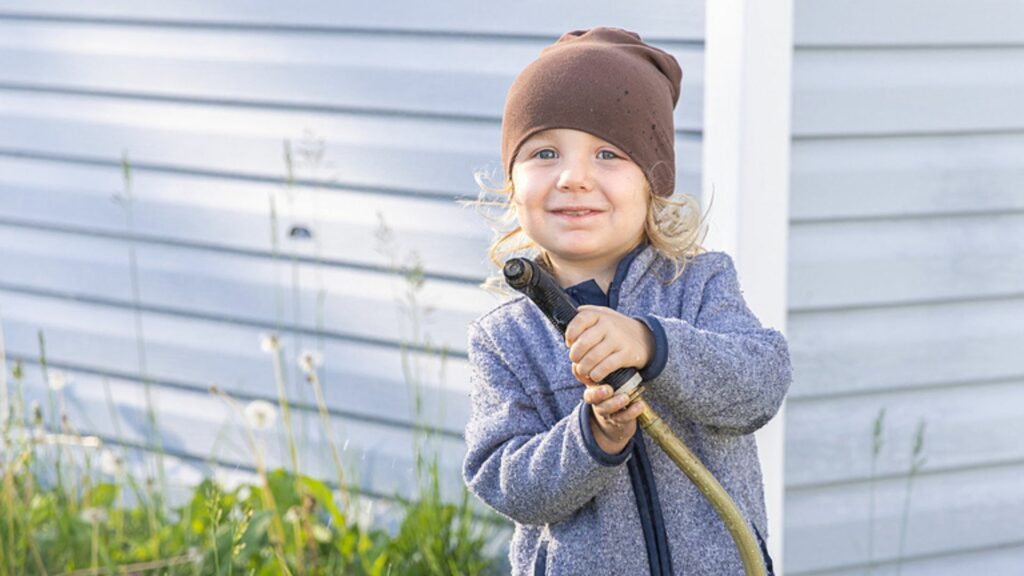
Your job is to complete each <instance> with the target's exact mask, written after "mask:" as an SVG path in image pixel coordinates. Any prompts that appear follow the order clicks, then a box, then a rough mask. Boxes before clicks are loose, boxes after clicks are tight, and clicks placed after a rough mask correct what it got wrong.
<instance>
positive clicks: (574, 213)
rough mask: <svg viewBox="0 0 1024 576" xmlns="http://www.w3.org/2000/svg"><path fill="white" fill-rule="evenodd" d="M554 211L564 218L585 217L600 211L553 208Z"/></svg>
mask: <svg viewBox="0 0 1024 576" xmlns="http://www.w3.org/2000/svg"><path fill="white" fill-rule="evenodd" d="M554 213H555V214H556V215H558V216H563V217H566V218H586V217H587V216H593V215H595V214H600V213H601V212H600V211H599V210H555V211H554Z"/></svg>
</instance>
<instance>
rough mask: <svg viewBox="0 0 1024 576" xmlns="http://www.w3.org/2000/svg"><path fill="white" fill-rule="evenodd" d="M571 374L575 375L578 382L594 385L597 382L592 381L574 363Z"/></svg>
mask: <svg viewBox="0 0 1024 576" xmlns="http://www.w3.org/2000/svg"><path fill="white" fill-rule="evenodd" d="M572 375H573V376H575V377H576V379H577V380H579V381H580V382H582V383H583V384H585V385H587V386H596V385H597V384H599V383H598V382H594V381H593V380H591V379H590V378H588V377H587V375H586V374H583V373H582V372H580V370H579V366H577V365H576V364H573V365H572Z"/></svg>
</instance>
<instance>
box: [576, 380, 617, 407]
mask: <svg viewBox="0 0 1024 576" xmlns="http://www.w3.org/2000/svg"><path fill="white" fill-rule="evenodd" d="M611 397H612V387H611V386H608V385H607V384H603V385H600V386H588V387H587V389H586V390H584V391H583V401H584V402H586V403H587V404H598V403H600V402H604V401H605V400H607V399H609V398H611Z"/></svg>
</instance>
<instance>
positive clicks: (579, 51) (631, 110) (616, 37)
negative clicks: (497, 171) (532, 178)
mask: <svg viewBox="0 0 1024 576" xmlns="http://www.w3.org/2000/svg"><path fill="white" fill-rule="evenodd" d="M682 77H683V72H682V70H680V68H679V63H678V62H676V59H675V58H674V57H672V55H671V54H669V53H667V52H665V51H663V50H660V49H658V48H655V47H653V46H650V45H648V44H646V43H644V41H643V40H641V39H640V36H639V35H638V34H636V33H635V32H630V31H628V30H623V29H621V28H606V27H598V28H591V29H589V30H575V31H573V32H567V33H565V34H563V35H562V37H561V38H559V39H558V42H555V43H554V44H552V45H550V46H548V47H547V48H545V49H544V50H542V51H541V53H540V56H539V57H538V58H537V59H536V60H534V61H533V62H531V63H530V64H529V65H528V66H527V67H526V68H525V69H523V71H522V72H520V73H519V76H518V77H516V79H515V81H514V82H513V83H512V87H511V88H510V89H509V92H508V98H507V99H506V100H505V113H504V116H503V118H502V124H501V159H502V166H503V167H504V168H505V182H506V184H508V183H509V182H510V181H511V179H512V164H513V161H514V160H515V156H516V154H518V153H519V147H520V146H521V145H522V144H523V142H524V141H525V140H526V139H527V138H529V137H530V136H532V135H534V134H535V133H537V132H540V131H541V130H546V129H549V128H573V129H576V130H582V131H584V132H589V133H591V134H593V135H594V136H597V137H598V138H601V139H603V140H605V141H607V142H609V143H611V144H613V145H615V146H616V147H618V148H620V149H621V150H622V151H623V152H625V153H626V154H627V155H629V157H630V159H631V160H633V162H636V163H637V165H639V166H640V168H641V169H642V170H643V171H644V174H645V175H646V176H647V181H648V183H650V185H651V190H652V191H653V192H654V194H656V195H658V196H671V195H672V193H673V191H674V190H675V179H676V168H675V166H676V162H675V127H674V122H673V118H672V110H673V109H674V108H675V105H676V103H677V102H678V101H679V84H680V82H681V80H682Z"/></svg>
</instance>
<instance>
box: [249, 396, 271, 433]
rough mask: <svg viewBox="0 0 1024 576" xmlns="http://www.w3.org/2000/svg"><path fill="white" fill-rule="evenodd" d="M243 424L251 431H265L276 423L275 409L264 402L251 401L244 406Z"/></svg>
mask: <svg viewBox="0 0 1024 576" xmlns="http://www.w3.org/2000/svg"><path fill="white" fill-rule="evenodd" d="M244 414H245V422H246V423H247V424H248V425H249V426H250V427H251V428H252V429H253V430H266V429H267V428H270V427H271V426H273V425H274V422H276V421H277V408H275V407H274V405H273V404H271V403H270V402H267V401H266V400H253V401H252V402H249V403H248V404H247V405H246V406H245V411H244Z"/></svg>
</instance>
